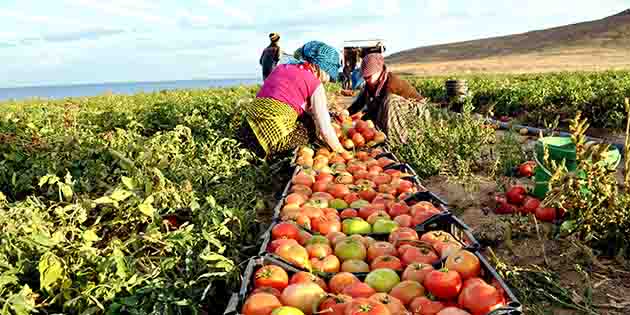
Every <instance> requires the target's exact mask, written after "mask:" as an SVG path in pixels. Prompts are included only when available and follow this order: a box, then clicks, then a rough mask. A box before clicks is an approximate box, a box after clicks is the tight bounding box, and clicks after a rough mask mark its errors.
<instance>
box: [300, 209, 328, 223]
mask: <svg viewBox="0 0 630 315" xmlns="http://www.w3.org/2000/svg"><path fill="white" fill-rule="evenodd" d="M302 214H303V215H305V216H307V217H309V219H311V223H313V222H312V221H313V220H314V219H317V218H319V217H323V216H324V210H322V209H321V208H315V207H303V208H302Z"/></svg>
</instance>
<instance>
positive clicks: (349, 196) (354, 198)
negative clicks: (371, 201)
mask: <svg viewBox="0 0 630 315" xmlns="http://www.w3.org/2000/svg"><path fill="white" fill-rule="evenodd" d="M357 200H361V197H359V194H358V193H355V192H351V193H349V194H347V195H345V196H344V197H343V201H345V202H347V203H348V204H352V203H353V202H355V201H357Z"/></svg>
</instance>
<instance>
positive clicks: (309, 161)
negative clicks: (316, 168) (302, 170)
mask: <svg viewBox="0 0 630 315" xmlns="http://www.w3.org/2000/svg"><path fill="white" fill-rule="evenodd" d="M295 163H296V164H297V165H301V166H304V167H312V166H313V158H312V157H307V156H300V157H298V158H297V160H296V161H295Z"/></svg>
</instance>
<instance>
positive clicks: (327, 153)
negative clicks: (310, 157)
mask: <svg viewBox="0 0 630 315" xmlns="http://www.w3.org/2000/svg"><path fill="white" fill-rule="evenodd" d="M330 154H331V153H330V151H329V150H328V149H327V148H323V147H322V148H319V149H318V150H317V152H316V153H315V155H316V156H325V157H329V156H330Z"/></svg>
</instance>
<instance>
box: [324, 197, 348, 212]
mask: <svg viewBox="0 0 630 315" xmlns="http://www.w3.org/2000/svg"><path fill="white" fill-rule="evenodd" d="M328 206H330V207H331V208H335V209H337V210H343V209H345V208H348V203H347V202H345V201H343V200H341V199H334V200H332V201H330V202H328Z"/></svg>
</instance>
